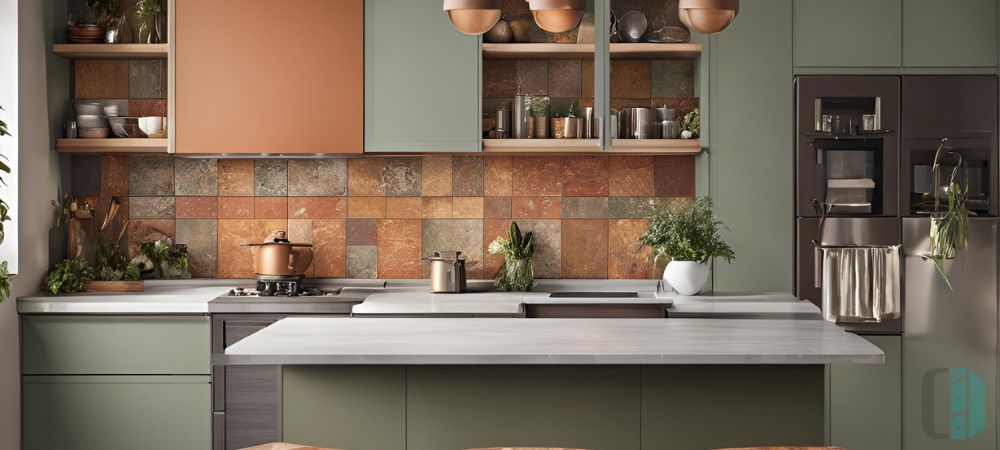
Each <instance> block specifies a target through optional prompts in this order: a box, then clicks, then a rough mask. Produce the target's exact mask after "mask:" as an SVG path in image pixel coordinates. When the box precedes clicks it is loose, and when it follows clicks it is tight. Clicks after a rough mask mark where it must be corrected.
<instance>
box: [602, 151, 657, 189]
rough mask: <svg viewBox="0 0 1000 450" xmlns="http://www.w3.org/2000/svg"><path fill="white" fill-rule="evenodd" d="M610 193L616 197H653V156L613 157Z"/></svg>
mask: <svg viewBox="0 0 1000 450" xmlns="http://www.w3.org/2000/svg"><path fill="white" fill-rule="evenodd" d="M609 168H610V176H609V181H610V186H609V189H608V193H609V194H610V195H612V196H616V197H643V196H652V195H653V194H654V192H653V157H652V156H612V157H611V159H610V161H609Z"/></svg>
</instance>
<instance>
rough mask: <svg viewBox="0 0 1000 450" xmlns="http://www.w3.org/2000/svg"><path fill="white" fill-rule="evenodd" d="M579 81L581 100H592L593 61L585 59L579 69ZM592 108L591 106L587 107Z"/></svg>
mask: <svg viewBox="0 0 1000 450" xmlns="http://www.w3.org/2000/svg"><path fill="white" fill-rule="evenodd" d="M580 69H581V70H580V71H581V74H580V80H581V85H580V87H581V89H582V94H581V96H582V97H583V98H594V60H592V59H585V60H583V64H582V66H581V68H580ZM589 106H593V105H589Z"/></svg>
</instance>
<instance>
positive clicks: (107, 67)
mask: <svg viewBox="0 0 1000 450" xmlns="http://www.w3.org/2000/svg"><path fill="white" fill-rule="evenodd" d="M74 81H75V85H74V89H73V92H74V94H75V96H76V98H128V61H103V60H97V61H94V60H76V61H74Z"/></svg>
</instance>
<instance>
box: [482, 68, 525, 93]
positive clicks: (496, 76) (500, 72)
mask: <svg viewBox="0 0 1000 450" xmlns="http://www.w3.org/2000/svg"><path fill="white" fill-rule="evenodd" d="M515 94H517V62H516V61H513V60H508V59H484V60H483V98H508V97H513V96H514V95H515Z"/></svg>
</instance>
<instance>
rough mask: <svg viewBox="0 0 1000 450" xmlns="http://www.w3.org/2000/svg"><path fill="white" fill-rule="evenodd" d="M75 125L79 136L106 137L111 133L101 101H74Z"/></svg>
mask: <svg viewBox="0 0 1000 450" xmlns="http://www.w3.org/2000/svg"><path fill="white" fill-rule="evenodd" d="M73 106H74V107H75V108H76V126H77V128H78V130H79V135H80V137H81V138H92V139H93V138H96V139H100V138H106V137H108V135H109V134H111V130H110V129H109V128H108V119H107V117H106V116H105V113H104V105H103V104H101V102H76V103H75V104H74V105H73Z"/></svg>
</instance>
